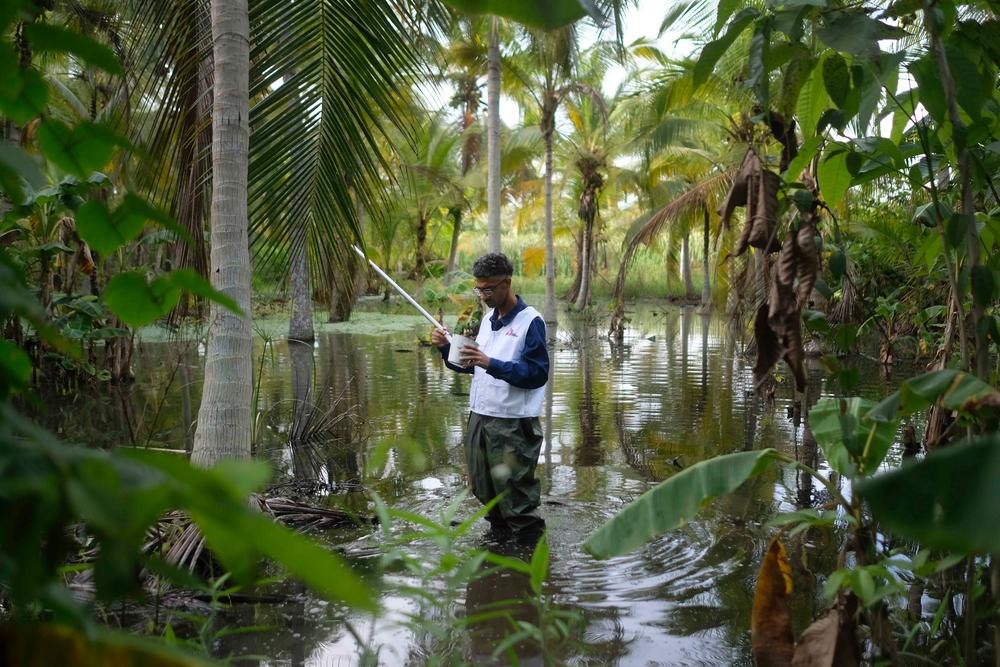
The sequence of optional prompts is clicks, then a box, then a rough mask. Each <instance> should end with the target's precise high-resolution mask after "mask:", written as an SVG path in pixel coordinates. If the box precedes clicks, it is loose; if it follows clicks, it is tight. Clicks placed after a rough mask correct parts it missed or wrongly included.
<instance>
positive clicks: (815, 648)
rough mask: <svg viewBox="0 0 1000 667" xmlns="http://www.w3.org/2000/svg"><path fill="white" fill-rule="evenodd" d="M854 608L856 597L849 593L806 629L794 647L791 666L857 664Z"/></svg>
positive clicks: (812, 666) (818, 666) (836, 666)
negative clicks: (843, 600) (840, 602)
mask: <svg viewBox="0 0 1000 667" xmlns="http://www.w3.org/2000/svg"><path fill="white" fill-rule="evenodd" d="M856 608H857V598H855V597H854V596H853V595H852V596H849V597H848V598H847V600H846V601H845V602H844V604H843V605H838V606H837V607H835V608H833V609H831V610H830V611H829V613H827V615H826V616H824V617H823V618H821V619H819V620H817V621H814V622H813V624H812V625H810V626H809V627H808V628H806V630H805V632H803V633H802V636H801V637H799V643H798V644H797V645H796V646H795V657H794V658H793V659H792V667H857V665H858V662H859V660H858V646H857V641H856V640H855V636H854V610H855V609H856Z"/></svg>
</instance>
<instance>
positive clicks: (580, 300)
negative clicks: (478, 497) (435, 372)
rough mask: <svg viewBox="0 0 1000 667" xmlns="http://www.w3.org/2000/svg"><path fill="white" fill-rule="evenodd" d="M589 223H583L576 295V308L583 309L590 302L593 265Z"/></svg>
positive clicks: (592, 245)
mask: <svg viewBox="0 0 1000 667" xmlns="http://www.w3.org/2000/svg"><path fill="white" fill-rule="evenodd" d="M593 236H594V234H593V229H592V227H591V224H589V223H586V222H585V223H584V224H583V243H582V246H583V247H582V252H581V253H580V255H581V256H580V291H579V292H578V293H577V295H576V304H575V306H576V309H577V310H583V309H584V308H586V307H587V305H588V304H589V303H590V279H591V273H592V268H593V265H594V258H593V256H592V255H593V252H594V240H593Z"/></svg>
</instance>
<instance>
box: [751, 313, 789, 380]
mask: <svg viewBox="0 0 1000 667" xmlns="http://www.w3.org/2000/svg"><path fill="white" fill-rule="evenodd" d="M767 311H768V305H767V304H766V303H763V304H761V306H760V308H758V309H757V315H756V316H755V317H754V322H753V335H754V340H755V342H756V343H757V361H756V362H755V363H754V366H753V379H754V386H755V388H756V389H758V390H759V389H760V387H761V383H762V382H763V381H764V379H765V378H766V377H767V374H768V373H769V372H770V371H771V367H772V366H774V365H775V364H776V363H778V359H781V356H782V349H781V341H779V340H778V336H777V335H776V334H775V333H774V331H773V330H772V329H771V325H770V324H768V321H767Z"/></svg>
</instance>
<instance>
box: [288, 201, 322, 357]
mask: <svg viewBox="0 0 1000 667" xmlns="http://www.w3.org/2000/svg"><path fill="white" fill-rule="evenodd" d="M301 226H302V227H303V229H301V230H299V231H300V234H301V235H300V238H299V239H298V240H297V241H293V242H292V248H291V250H292V256H291V263H292V267H291V269H292V270H291V276H290V278H289V283H290V287H291V292H292V317H291V319H290V320H289V321H288V338H289V339H290V340H298V341H302V342H304V343H311V342H312V341H313V340H314V339H315V337H316V333H315V331H314V330H313V302H312V289H311V284H310V282H309V249H308V248H307V247H306V245H307V240H306V238H305V235H306V233H307V230H306V229H304V227H305V221H302V223H301Z"/></svg>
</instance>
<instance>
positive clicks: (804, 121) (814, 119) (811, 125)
mask: <svg viewBox="0 0 1000 667" xmlns="http://www.w3.org/2000/svg"><path fill="white" fill-rule="evenodd" d="M831 104H832V101H831V100H830V96H829V94H827V92H826V86H825V85H824V83H823V70H822V68H821V67H813V70H812V72H810V74H809V78H807V79H806V82H805V84H804V85H803V86H802V90H801V91H800V92H799V99H798V102H797V103H796V105H795V114H796V115H797V116H798V117H799V125H800V126H801V128H802V134H803V136H805V137H806V138H807V139H809V138H811V137H815V136H816V128H817V126H818V125H819V119H820V117H821V116H822V115H823V112H824V111H826V110H827V109H828V108H829V107H830V105H831ZM792 176H793V177H796V176H798V174H792Z"/></svg>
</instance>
